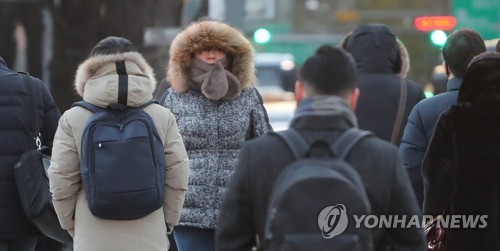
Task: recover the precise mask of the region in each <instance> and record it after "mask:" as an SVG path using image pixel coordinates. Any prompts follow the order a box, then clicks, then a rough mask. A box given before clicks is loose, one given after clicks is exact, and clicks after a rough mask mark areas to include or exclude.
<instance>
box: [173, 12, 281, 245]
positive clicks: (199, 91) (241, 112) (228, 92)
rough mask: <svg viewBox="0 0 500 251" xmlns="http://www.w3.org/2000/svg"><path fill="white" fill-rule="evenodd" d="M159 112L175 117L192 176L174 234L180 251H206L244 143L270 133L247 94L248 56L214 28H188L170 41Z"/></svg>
mask: <svg viewBox="0 0 500 251" xmlns="http://www.w3.org/2000/svg"><path fill="white" fill-rule="evenodd" d="M169 55H170V61H169V64H168V70H167V80H168V81H169V83H170V85H171V86H170V88H169V89H168V90H167V93H166V94H165V95H164V96H165V103H164V105H165V107H167V108H169V109H170V110H171V111H172V112H173V114H174V115H175V117H176V119H177V122H178V125H179V130H180V133H181V135H182V137H183V139H184V143H185V146H186V150H187V153H188V156H189V164H190V168H191V171H192V174H191V177H190V179H189V189H188V191H187V194H186V203H185V204H184V207H183V209H182V213H181V220H180V223H179V226H178V227H176V229H175V231H174V238H175V241H176V244H177V248H178V249H179V250H180V251H189V250H206V251H209V250H214V238H215V236H214V233H215V228H216V227H217V218H218V216H219V207H220V204H221V202H222V198H223V194H224V191H225V190H226V186H227V183H228V181H229V177H230V176H231V174H232V172H233V170H234V168H235V167H236V163H237V160H238V156H239V154H240V149H241V146H242V145H243V143H244V142H245V140H248V139H251V138H255V137H259V136H262V135H264V134H266V133H268V132H269V131H271V130H272V128H271V126H270V125H269V121H268V118H267V113H266V111H265V109H264V107H263V104H262V99H261V98H260V96H259V94H258V93H257V91H256V89H255V88H254V87H253V83H254V82H255V72H254V64H253V49H252V46H251V44H250V42H249V41H248V40H247V39H246V38H245V37H244V35H243V34H242V33H241V32H240V31H238V30H237V29H235V28H233V27H231V26H229V25H227V24H225V23H223V22H219V21H213V20H201V21H198V22H195V23H192V24H191V25H189V26H188V27H186V28H185V29H184V30H183V31H182V32H180V33H179V34H178V35H177V36H176V37H175V39H174V40H173V41H172V44H171V47H170V54H169Z"/></svg>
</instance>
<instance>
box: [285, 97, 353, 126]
mask: <svg viewBox="0 0 500 251" xmlns="http://www.w3.org/2000/svg"><path fill="white" fill-rule="evenodd" d="M331 115H339V116H342V117H343V118H345V119H346V121H347V122H348V123H349V125H351V126H353V127H358V121H357V119H356V115H355V114H354V112H353V111H352V109H351V107H350V106H349V105H348V104H347V102H346V101H345V100H344V99H343V98H341V97H337V96H327V95H325V96H313V97H308V98H305V99H303V100H301V101H300V103H299V105H298V106H297V109H296V110H295V115H294V116H293V119H292V121H291V122H290V124H291V125H292V124H294V123H295V122H296V121H297V120H299V119H300V118H302V117H305V116H331Z"/></svg>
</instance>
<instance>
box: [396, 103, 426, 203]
mask: <svg viewBox="0 0 500 251" xmlns="http://www.w3.org/2000/svg"><path fill="white" fill-rule="evenodd" d="M420 108H421V106H420V103H419V104H417V105H416V106H415V107H414V108H413V109H412V110H411V112H410V115H409V117H408V123H407V124H406V127H405V130H404V134H403V138H402V140H401V145H400V146H399V153H400V155H401V158H402V160H403V165H404V167H405V168H406V171H407V172H408V176H409V177H410V182H411V185H412V187H413V191H414V192H415V195H416V197H417V200H418V203H419V206H422V204H423V199H424V198H423V197H424V186H423V179H422V169H421V166H422V160H423V159H424V155H425V151H426V150H427V144H428V142H427V137H426V134H425V128H424V125H423V122H422V117H421V114H420Z"/></svg>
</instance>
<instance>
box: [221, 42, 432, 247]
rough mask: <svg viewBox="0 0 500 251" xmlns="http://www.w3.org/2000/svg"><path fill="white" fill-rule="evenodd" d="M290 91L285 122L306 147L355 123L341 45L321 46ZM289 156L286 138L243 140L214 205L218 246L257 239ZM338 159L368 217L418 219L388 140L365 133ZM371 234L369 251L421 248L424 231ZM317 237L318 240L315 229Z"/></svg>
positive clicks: (348, 62)
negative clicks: (357, 182) (354, 178)
mask: <svg viewBox="0 0 500 251" xmlns="http://www.w3.org/2000/svg"><path fill="white" fill-rule="evenodd" d="M295 92H296V94H295V95H296V99H297V101H298V102H299V104H298V107H297V110H296V112H295V116H294V118H293V119H292V122H291V125H290V127H291V128H293V129H295V130H296V131H297V132H298V133H299V134H300V135H301V136H302V137H303V138H304V140H305V141H306V142H307V143H308V144H311V143H312V142H315V141H316V140H325V141H327V143H329V144H332V143H333V142H335V141H336V140H337V139H338V137H339V136H340V135H341V134H342V133H343V132H345V131H347V130H348V129H350V128H353V127H357V126H358V123H357V119H356V116H355V114H354V112H353V109H355V108H356V107H357V106H356V102H357V99H358V95H359V89H358V88H357V87H356V66H355V63H354V60H353V58H352V57H351V56H350V55H349V54H348V53H347V52H345V51H344V50H343V49H339V48H334V47H331V46H328V45H327V46H322V47H320V48H319V49H318V50H317V51H316V52H315V54H314V55H312V56H310V57H309V58H308V59H307V60H306V61H305V62H304V64H303V65H302V67H301V69H300V70H299V80H298V81H297V83H296V85H295ZM278 152H279V153H280V154H279V155H277V154H276V153H278ZM294 160H295V158H294V155H293V154H292V151H291V150H290V148H288V146H287V145H286V144H285V142H283V141H282V140H281V139H280V138H278V137H275V136H272V135H266V136H263V137H261V138H257V139H254V140H250V141H248V142H246V143H245V144H244V147H243V150H242V152H241V155H240V158H239V162H238V166H237V168H236V171H235V173H234V175H233V176H232V178H231V182H230V185H229V188H228V190H227V193H226V195H225V199H224V203H223V206H222V208H221V213H220V217H219V225H218V228H217V232H216V246H217V250H219V251H225V250H251V248H252V247H255V246H258V245H259V242H260V241H262V240H264V232H265V230H264V226H265V222H266V216H267V210H268V207H269V200H270V191H272V189H273V186H274V183H275V182H276V179H277V178H278V176H279V175H280V174H281V173H282V172H283V170H284V167H285V166H287V165H288V164H289V163H291V162H292V161H294ZM345 160H346V161H347V162H348V163H349V164H350V165H351V166H352V167H353V168H354V169H355V170H356V171H357V172H358V173H359V175H360V177H361V179H362V183H363V184H364V188H365V190H366V192H367V194H368V200H369V201H370V204H371V210H372V214H373V215H416V216H418V217H419V215H420V210H419V209H418V205H417V201H416V199H415V196H414V194H413V192H412V190H411V187H410V184H409V181H408V176H407V174H406V171H405V170H404V168H403V166H402V164H401V162H400V160H399V156H398V152H397V148H396V147H395V146H394V145H392V144H390V143H388V142H386V141H384V140H381V139H379V138H377V137H367V138H365V139H363V140H361V141H360V142H358V143H357V144H356V145H355V146H354V147H353V148H352V150H351V152H350V154H348V155H347V156H346V159H345ZM311 196H314V195H312V194H311ZM297 199H300V198H297ZM304 206H305V207H307V205H304ZM318 213H319V212H318ZM420 216H421V215H420ZM293 220H295V219H290V221H293ZM315 220H317V219H315ZM349 220H350V219H349ZM296 224H298V225H300V224H302V223H301V222H296ZM370 231H373V232H372V238H373V247H374V250H425V238H424V234H423V231H422V230H421V229H419V228H417V227H414V228H407V229H401V228H397V229H396V228H395V229H391V228H374V229H372V230H370ZM318 235H319V236H320V238H321V231H320V229H318ZM338 237H339V238H340V237H342V236H338ZM335 238H336V237H335ZM333 249H335V248H334V247H332V250H333Z"/></svg>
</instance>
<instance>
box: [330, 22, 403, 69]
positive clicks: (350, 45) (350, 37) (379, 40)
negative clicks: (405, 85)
mask: <svg viewBox="0 0 500 251" xmlns="http://www.w3.org/2000/svg"><path fill="white" fill-rule="evenodd" d="M339 47H341V48H344V49H345V50H347V51H348V52H349V53H351V54H352V56H353V57H354V59H355V60H356V65H357V68H358V71H359V72H368V73H394V74H398V75H400V76H401V77H403V78H404V77H405V76H406V74H407V73H408V71H409V69H410V65H409V63H410V60H409V56H408V52H407V50H406V47H405V46H404V44H403V43H402V42H401V41H399V40H398V39H397V38H396V35H395V34H394V33H393V32H392V30H391V29H390V28H389V27H388V26H386V25H384V24H362V25H360V26H358V27H357V28H356V29H355V30H354V31H352V32H350V33H348V34H347V35H346V36H345V37H344V38H343V39H342V40H341V41H340V43H339Z"/></svg>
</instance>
